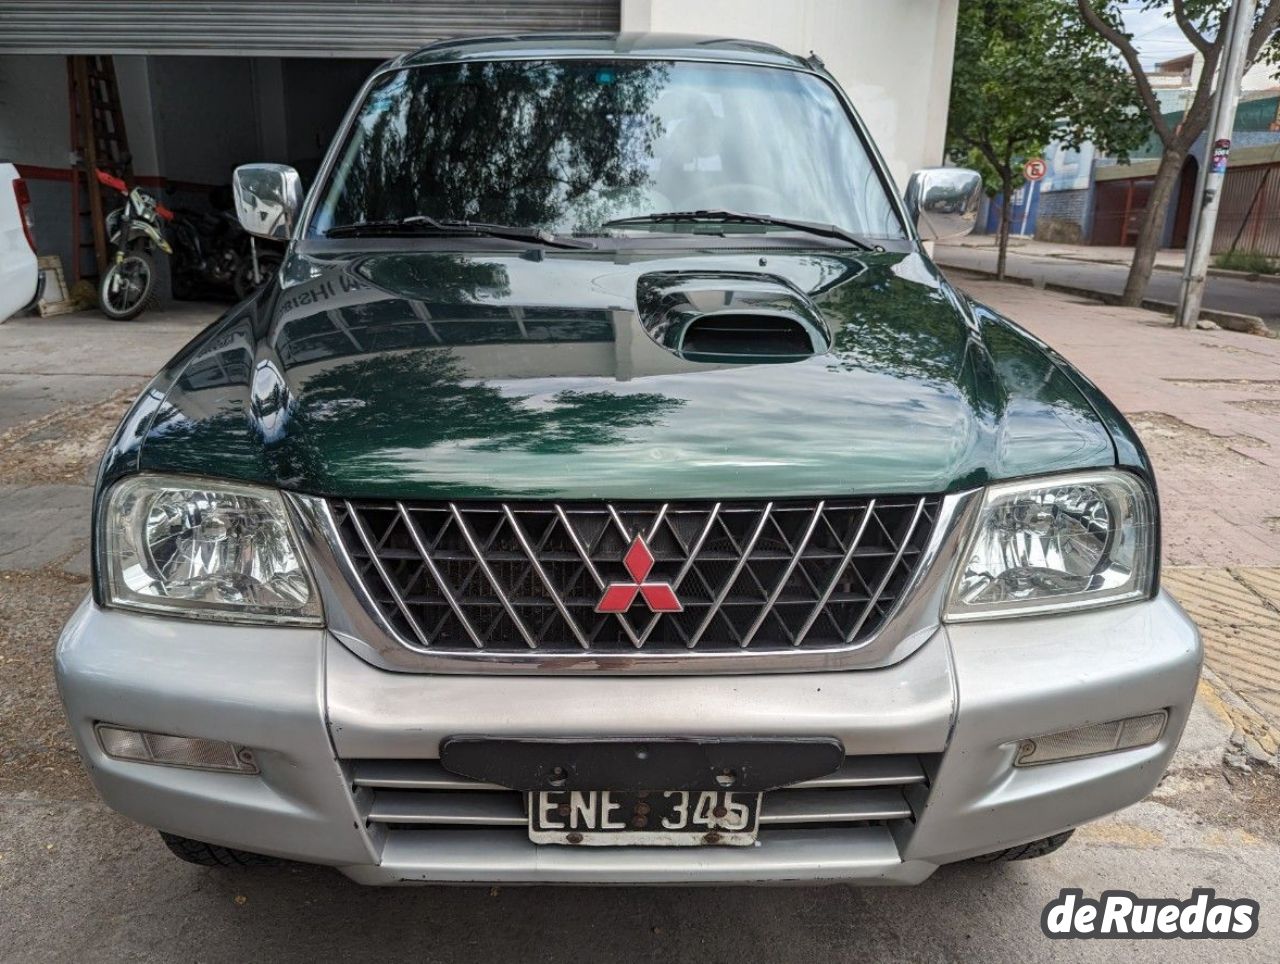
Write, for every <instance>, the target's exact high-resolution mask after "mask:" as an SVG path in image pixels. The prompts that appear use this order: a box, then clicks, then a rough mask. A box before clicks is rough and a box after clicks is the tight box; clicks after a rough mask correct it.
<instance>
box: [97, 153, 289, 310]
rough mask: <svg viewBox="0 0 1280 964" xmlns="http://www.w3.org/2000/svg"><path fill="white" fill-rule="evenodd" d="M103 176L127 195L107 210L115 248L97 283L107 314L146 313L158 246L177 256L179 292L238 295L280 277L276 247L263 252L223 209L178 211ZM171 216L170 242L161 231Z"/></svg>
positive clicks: (244, 295)
mask: <svg viewBox="0 0 1280 964" xmlns="http://www.w3.org/2000/svg"><path fill="white" fill-rule="evenodd" d="M95 173H96V175H97V178H98V180H99V182H101V183H102V184H104V185H106V186H107V187H110V188H113V189H115V190H116V191H118V192H119V193H120V194H122V195H123V196H124V198H125V203H124V206H123V207H120V208H116V209H115V210H113V211H111V213H109V214H108V215H107V219H106V223H107V236H108V237H109V239H110V241H111V244H112V246H113V248H114V254H113V257H112V260H111V263H110V264H109V265H108V266H107V270H106V271H105V272H104V273H103V276H102V281H101V283H100V285H99V287H98V302H99V305H100V306H101V308H102V311H103V314H105V315H106V316H107V317H108V318H112V319H115V320H116V321H128V320H130V319H133V318H136V317H137V316H138V315H140V314H141V313H142V312H143V310H144V309H145V308H146V307H147V305H148V304H149V303H150V302H151V300H152V296H153V294H154V292H155V283H156V265H155V261H154V253H155V251H156V250H157V249H158V250H160V251H163V252H164V253H165V254H167V255H170V256H171V258H172V262H171V267H172V277H171V280H172V285H173V294H174V297H176V298H179V299H185V298H189V297H191V296H193V295H196V294H197V293H199V292H200V291H201V290H202V289H207V288H214V289H225V288H229V289H231V291H233V292H234V293H235V296H236V298H237V299H238V300H242V299H244V298H247V297H248V296H249V295H250V294H252V293H253V292H254V291H255V290H256V289H257V288H259V287H260V286H261V285H264V284H266V283H267V282H269V281H271V280H272V279H273V278H275V276H276V273H277V272H278V271H279V269H280V265H281V263H282V261H283V257H282V255H281V254H280V253H279V252H277V251H273V250H267V251H258V250H257V249H256V248H255V247H254V244H253V239H252V238H251V237H250V236H249V234H248V233H247V232H246V231H245V230H244V228H242V227H241V226H240V223H239V221H237V220H236V218H235V217H234V216H233V215H231V214H229V213H227V212H225V211H215V212H214V213H204V212H200V211H193V210H187V209H183V210H182V211H181V212H175V211H173V210H170V209H169V208H167V207H165V205H163V204H161V203H159V202H158V201H157V200H156V199H155V198H153V197H152V196H151V195H149V194H147V193H146V192H145V191H143V190H141V189H140V188H137V187H135V188H133V189H130V188H129V187H128V186H127V185H126V184H125V182H124V181H122V180H120V178H118V177H114V176H113V175H111V174H108V173H107V172H105V171H96V172H95ZM162 221H166V222H168V223H169V228H168V231H169V235H170V237H171V238H172V243H171V242H170V240H169V239H168V238H166V237H165V234H164V232H163V230H162V223H161V222H162Z"/></svg>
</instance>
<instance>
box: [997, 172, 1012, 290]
mask: <svg viewBox="0 0 1280 964" xmlns="http://www.w3.org/2000/svg"><path fill="white" fill-rule="evenodd" d="M1000 191H1001V198H1002V200H1001V204H1000V232H999V235H998V238H999V246H1000V252H999V254H998V255H997V256H996V280H997V281H1003V280H1004V270H1005V265H1006V264H1007V263H1008V260H1009V228H1010V225H1011V222H1012V221H1013V216H1012V214H1011V213H1010V210H1009V209H1010V208H1011V207H1012V206H1013V197H1012V196H1011V195H1012V194H1013V178H1012V177H1008V176H1002V177H1001V179H1000Z"/></svg>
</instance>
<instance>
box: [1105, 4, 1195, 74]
mask: <svg viewBox="0 0 1280 964" xmlns="http://www.w3.org/2000/svg"><path fill="white" fill-rule="evenodd" d="M1170 6H1171V5H1170V4H1163V5H1162V7H1161V8H1157V9H1155V10H1143V9H1142V4H1141V3H1123V4H1121V7H1122V8H1123V10H1124V22H1125V26H1126V27H1128V28H1129V32H1130V33H1132V34H1133V40H1134V45H1135V46H1136V47H1137V48H1138V53H1139V55H1140V56H1141V58H1142V66H1144V67H1150V66H1151V65H1152V64H1155V63H1159V62H1160V61H1164V60H1172V59H1173V58H1174V57H1178V56H1181V55H1182V54H1189V53H1191V50H1192V47H1191V44H1190V42H1189V41H1188V40H1187V38H1186V37H1184V36H1183V35H1182V31H1181V30H1179V29H1178V25H1177V24H1176V23H1174V22H1173V19H1172V18H1170V17H1166V16H1165V11H1166V10H1168V9H1169V8H1170Z"/></svg>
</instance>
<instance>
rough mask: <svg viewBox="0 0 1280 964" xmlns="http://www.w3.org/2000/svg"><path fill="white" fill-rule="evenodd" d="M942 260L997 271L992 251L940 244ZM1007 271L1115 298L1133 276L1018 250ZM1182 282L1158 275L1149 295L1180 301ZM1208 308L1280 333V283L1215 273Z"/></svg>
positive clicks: (1112, 267) (1171, 274) (1115, 267)
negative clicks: (1254, 320)
mask: <svg viewBox="0 0 1280 964" xmlns="http://www.w3.org/2000/svg"><path fill="white" fill-rule="evenodd" d="M937 257H938V263H939V264H941V265H942V266H943V267H944V268H948V267H952V268H970V269H976V270H979V271H994V270H995V263H996V253H995V251H994V249H992V248H989V247H984V248H971V247H961V246H958V245H950V246H939V248H938V252H937ZM1007 272H1008V274H1009V275H1011V276H1012V277H1014V278H1023V279H1027V280H1033V281H1034V280H1043V281H1046V282H1050V283H1054V284H1064V285H1073V286H1076V287H1080V288H1088V289H1090V290H1092V291H1099V292H1104V293H1107V294H1116V295H1118V294H1120V293H1121V292H1122V291H1124V283H1125V279H1126V278H1128V276H1129V269H1128V266H1127V265H1119V264H1100V263H1097V262H1086V261H1073V260H1070V259H1068V258H1062V257H1054V256H1039V255H1028V254H1023V253H1021V252H1019V251H1018V250H1017V249H1016V248H1015V249H1011V250H1010V251H1009V262H1008V268H1007ZM1181 283H1182V278H1181V276H1180V275H1179V274H1178V273H1177V272H1176V271H1153V272H1152V273H1151V282H1150V284H1148V285H1147V297H1148V298H1154V299H1156V300H1158V301H1168V302H1176V301H1177V300H1178V290H1179V287H1180V286H1181ZM1204 306H1205V307H1206V308H1213V309H1217V310H1219V311H1234V312H1238V313H1241V314H1246V315H1257V316H1258V317H1260V318H1261V319H1262V320H1263V321H1265V322H1266V323H1267V325H1268V326H1270V327H1271V328H1272V329H1273V330H1276V331H1280V284H1272V283H1268V282H1261V281H1246V280H1244V279H1242V278H1229V277H1223V276H1220V275H1213V276H1210V278H1209V281H1208V283H1207V284H1206V286H1205V297H1204Z"/></svg>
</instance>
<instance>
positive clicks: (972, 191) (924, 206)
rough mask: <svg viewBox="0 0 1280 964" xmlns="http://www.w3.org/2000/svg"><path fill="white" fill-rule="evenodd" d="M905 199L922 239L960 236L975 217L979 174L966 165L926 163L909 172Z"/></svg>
mask: <svg viewBox="0 0 1280 964" xmlns="http://www.w3.org/2000/svg"><path fill="white" fill-rule="evenodd" d="M905 200H906V202H907V211H908V212H909V213H910V215H911V217H913V218H915V222H916V230H917V231H919V232H920V238H921V240H923V241H945V240H947V239H949V238H963V237H964V236H965V235H966V234H969V233H970V232H971V231H972V230H973V228H974V225H976V224H977V221H978V204H979V203H980V202H981V201H982V175H981V174H979V173H978V172H977V171H971V170H969V169H968V168H967V167H926V168H925V169H924V170H921V171H916V172H915V173H914V174H912V175H911V180H910V181H908V182H907V194H906V198H905Z"/></svg>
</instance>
